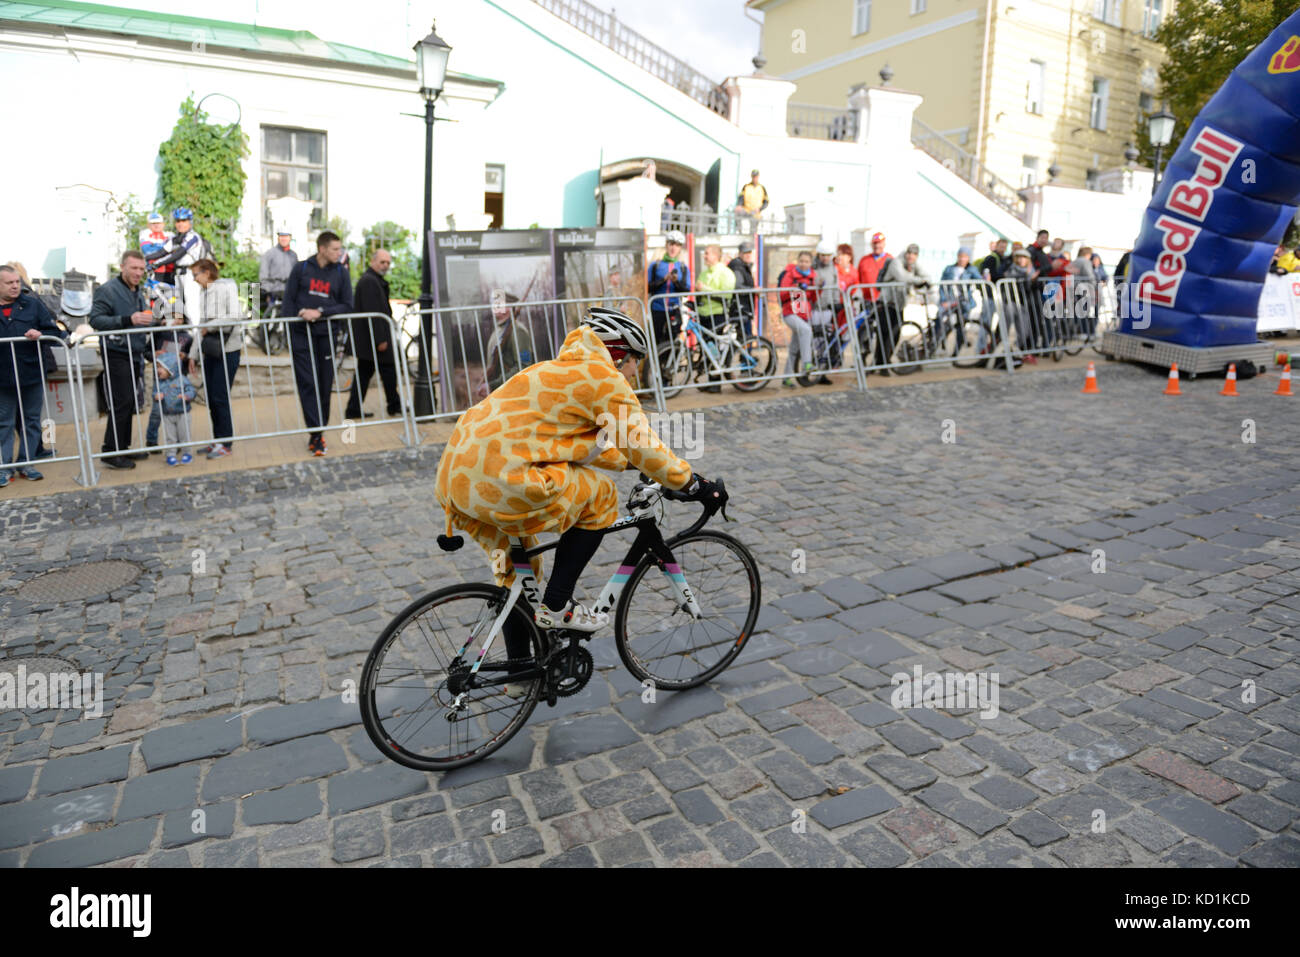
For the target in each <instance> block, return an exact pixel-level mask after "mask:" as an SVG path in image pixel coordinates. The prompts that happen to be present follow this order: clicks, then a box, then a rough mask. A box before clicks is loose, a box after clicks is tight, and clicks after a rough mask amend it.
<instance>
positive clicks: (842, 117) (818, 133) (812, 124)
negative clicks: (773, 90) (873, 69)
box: [785, 103, 858, 143]
mask: <svg viewBox="0 0 1300 957" xmlns="http://www.w3.org/2000/svg"><path fill="white" fill-rule="evenodd" d="M785 131H786V133H787V134H789V135H790V136H799V137H804V138H808V139H815V140H839V141H847V142H850V143H851V142H853V141H854V140H855V139H857V135H858V111H857V110H848V109H837V108H836V107H833V106H818V105H816V104H814V103H790V104H788V105H787V107H786V111H785Z"/></svg>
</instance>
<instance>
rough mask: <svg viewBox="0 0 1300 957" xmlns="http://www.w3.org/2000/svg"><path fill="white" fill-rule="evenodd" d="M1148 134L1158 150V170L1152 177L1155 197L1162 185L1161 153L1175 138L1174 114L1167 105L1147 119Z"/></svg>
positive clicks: (1152, 191)
mask: <svg viewBox="0 0 1300 957" xmlns="http://www.w3.org/2000/svg"><path fill="white" fill-rule="evenodd" d="M1147 133H1148V135H1149V136H1150V137H1151V145H1152V146H1154V147H1155V148H1156V168H1155V171H1154V173H1153V174H1152V176H1151V195H1152V196H1154V195H1155V194H1156V188H1157V187H1158V186H1159V185H1160V154H1161V151H1162V150H1164V148H1165V147H1166V146H1168V145H1169V141H1170V140H1172V139H1173V138H1174V114H1172V113H1170V112H1169V106H1168V105H1167V104H1166V105H1165V106H1163V107H1161V109H1160V112H1159V113H1152V114H1151V116H1150V117H1148V118H1147Z"/></svg>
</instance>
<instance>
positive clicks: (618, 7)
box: [118, 0, 760, 81]
mask: <svg viewBox="0 0 1300 957" xmlns="http://www.w3.org/2000/svg"><path fill="white" fill-rule="evenodd" d="M465 2H466V0H369V2H367V3H364V4H359V3H357V2H356V0H311V2H310V3H302V2H301V0H222V2H221V3H220V4H218V5H214V4H213V3H212V2H211V0H168V2H167V3H165V4H163V5H162V6H161V7H160V5H159V4H158V3H156V2H148V0H118V3H119V4H120V5H121V6H125V7H133V8H137V9H144V10H159V9H165V10H166V11H167V12H170V13H173V14H177V15H179V16H189V17H205V18H209V19H220V20H231V21H235V22H237V23H257V24H259V25H260V26H268V27H281V28H283V29H287V30H310V31H311V32H312V33H315V34H316V35H317V36H319V37H320V38H321V39H322V40H333V41H336V42H339V43H349V44H351V45H352V46H358V47H363V48H365V49H368V50H377V51H380V52H382V53H390V54H395V55H398V56H403V55H404V56H410V55H411V46H412V44H414V43H415V41H416V40H418V39H419V38H420V37H422V36H423V35H424V34H425V33H426V32H427V31H428V24H429V21H430V19H431V18H432V17H433V16H435V15H436V14H437V12H438V9H439V7H440V6H442V5H444V4H447V3H455V4H457V5H460V4H463V3H465ZM594 5H595V6H597V7H599V8H600V9H601V10H605V11H608V10H610V9H611V8H613V9H614V12H615V16H616V17H618V19H619V20H621V21H623V22H624V23H626V24H627V25H628V26H630V27H631V28H632V29H633V30H636V31H637V32H638V33H640V34H641V35H642V36H644V37H645V38H646V39H648V40H650V41H651V42H653V43H656V44H658V45H659V46H662V47H664V48H665V49H667V50H668V51H669V52H671V53H674V54H676V55H677V56H679V57H681V58H682V59H683V60H685V61H686V62H687V63H689V64H690V65H691V66H693V67H695V69H697V70H699V71H700V72H701V73H703V74H705V75H706V76H708V77H709V78H710V79H712V80H714V81H721V80H722V79H723V78H724V77H727V76H732V75H735V74H743V73H752V72H753V70H754V66H753V64H752V63H750V59H751V58H752V57H753V56H754V54H755V53H756V52H758V40H759V32H760V31H759V27H758V24H757V23H755V22H754V21H753V20H751V19H749V18H748V17H747V16H745V12H744V11H745V4H744V0H596V2H595V4H594ZM756 16H757V14H756ZM447 39H448V40H449V42H450V43H451V44H452V46H453V47H455V45H456V41H455V38H454V37H449V38H447ZM452 55H453V57H454V56H455V54H454V52H453V54H452ZM455 68H456V65H455V63H454V61H453V63H452V69H453V70H454V69H455ZM479 72H483V69H482V68H480V70H479ZM489 72H490V71H489Z"/></svg>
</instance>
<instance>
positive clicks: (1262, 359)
mask: <svg viewBox="0 0 1300 957" xmlns="http://www.w3.org/2000/svg"><path fill="white" fill-rule="evenodd" d="M1277 348H1278V347H1277V343H1269V342H1251V343H1245V344H1242V345H1238V346H1183V345H1179V344H1178V343H1176V342H1168V341H1166V340H1164V339H1148V338H1146V337H1145V336H1135V335H1133V334H1132V333H1127V332H1106V333H1105V334H1103V335H1102V337H1101V345H1100V346H1099V347H1098V351H1099V352H1100V353H1101V354H1102V355H1104V356H1106V358H1108V359H1126V360H1128V361H1130V362H1141V363H1144V364H1146V365H1153V366H1160V367H1161V368H1163V369H1168V368H1169V367H1170V366H1171V365H1173V364H1174V363H1177V364H1178V375H1179V377H1180V378H1182V377H1186V378H1188V379H1195V378H1196V377H1197V376H1198V375H1226V374H1227V372H1228V366H1229V365H1230V364H1232V363H1236V364H1237V366H1238V368H1240V367H1241V365H1242V363H1244V362H1253V363H1254V364H1255V367H1256V368H1257V369H1259V370H1260V371H1264V370H1267V369H1268V368H1269V366H1270V365H1271V364H1272V362H1273V356H1274V354H1275V353H1276V352H1277Z"/></svg>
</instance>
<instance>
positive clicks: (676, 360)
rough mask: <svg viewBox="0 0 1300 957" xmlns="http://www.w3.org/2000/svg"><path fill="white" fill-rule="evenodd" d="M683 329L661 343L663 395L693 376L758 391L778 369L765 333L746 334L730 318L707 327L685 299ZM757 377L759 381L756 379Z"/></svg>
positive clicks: (773, 348) (677, 390)
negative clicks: (757, 334)
mask: <svg viewBox="0 0 1300 957" xmlns="http://www.w3.org/2000/svg"><path fill="white" fill-rule="evenodd" d="M681 315H682V329H681V332H680V333H678V335H676V336H674V337H673V338H672V339H670V340H668V341H667V342H664V343H660V345H659V347H658V349H659V374H660V376H661V377H662V379H663V388H664V398H665V399H671V398H672V397H673V396H675V395H677V394H678V393H680V392H681V391H682V389H683V388H685V386H686V385H687V383H689V382H691V381H692V380H695V381H707V380H709V379H716V380H718V381H719V382H720V381H721V380H722V379H724V378H725V379H727V380H729V381H730V382H731V385H732V387H734V388H735V389H736V390H737V391H740V392H757V391H758V390H759V389H761V388H763V387H764V386H765V385H767V384H768V382H769V381H771V380H770V379H768V378H757V377H760V376H761V377H767V376H771V375H772V374H773V372H775V371H776V346H775V345H774V344H773V343H772V340H770V339H766V338H764V337H763V336H746V337H745V339H744V341H743V342H742V341H741V331H740V327H739V325H738V324H737V322H736V321H735V320H734V319H731V318H729V319H728V320H727V321H726V322H725V323H724V324H723V325H722V326H721V328H719V329H718V331H716V332H713V331H711V330H709V329H706V328H704V326H702V325H701V324H700V322H699V319H698V318H697V317H696V315H695V310H694V309H693V308H692V307H691V305H690V304H689V303H685V302H684V303H682V309H681ZM756 378H757V381H755V379H756Z"/></svg>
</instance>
